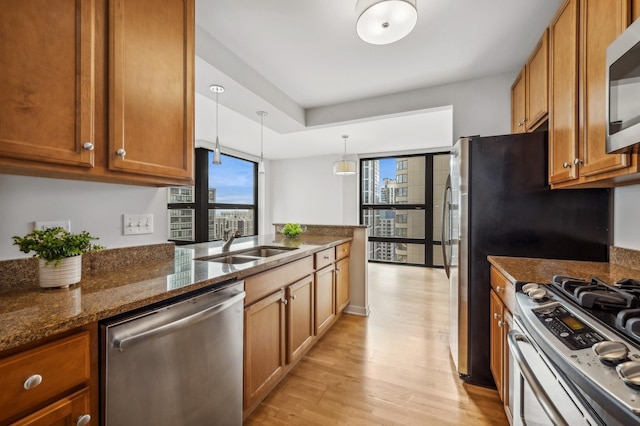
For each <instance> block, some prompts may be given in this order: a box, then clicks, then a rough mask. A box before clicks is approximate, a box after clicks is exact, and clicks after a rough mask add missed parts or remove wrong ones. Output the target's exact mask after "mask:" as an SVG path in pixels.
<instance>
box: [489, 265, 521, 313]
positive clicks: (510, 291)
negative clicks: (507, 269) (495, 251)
mask: <svg viewBox="0 0 640 426" xmlns="http://www.w3.org/2000/svg"><path fill="white" fill-rule="evenodd" d="M491 288H493V291H495V292H496V294H497V295H498V297H499V298H500V300H502V303H504V304H505V306H506V307H507V309H509V311H510V312H513V309H514V305H515V301H516V294H515V289H514V287H513V283H511V281H509V280H508V279H507V277H505V276H504V275H502V274H501V273H500V271H498V270H497V269H496V268H494V267H493V266H492V267H491Z"/></svg>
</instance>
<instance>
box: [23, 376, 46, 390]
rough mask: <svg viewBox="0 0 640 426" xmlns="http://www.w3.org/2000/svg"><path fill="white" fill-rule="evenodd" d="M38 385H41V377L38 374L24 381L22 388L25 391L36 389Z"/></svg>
mask: <svg viewBox="0 0 640 426" xmlns="http://www.w3.org/2000/svg"><path fill="white" fill-rule="evenodd" d="M40 383H42V376H41V375H39V374H34V375H33V376H30V377H29V378H28V379H27V380H25V381H24V385H23V386H24V388H25V389H26V390H29V389H33V388H35V387H37V386H38V385H39V384H40Z"/></svg>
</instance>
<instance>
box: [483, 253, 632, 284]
mask: <svg viewBox="0 0 640 426" xmlns="http://www.w3.org/2000/svg"><path fill="white" fill-rule="evenodd" d="M487 258H488V259H489V263H491V265H493V266H495V267H496V268H497V269H498V270H499V271H500V272H501V273H502V274H503V275H504V276H505V277H506V278H507V279H509V280H510V281H511V282H513V283H515V282H516V281H520V282H533V283H538V284H550V283H551V280H552V279H553V276H554V275H566V276H570V277H575V278H583V279H589V278H590V277H591V276H596V277H598V278H600V279H602V280H603V281H605V282H606V283H609V284H613V283H614V282H616V281H617V280H619V279H621V278H635V279H640V270H638V269H632V268H630V267H628V266H623V265H619V264H615V263H608V262H581V261H575V260H552V259H532V258H524V257H503V256H488V257H487Z"/></svg>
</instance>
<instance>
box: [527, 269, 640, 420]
mask: <svg viewBox="0 0 640 426" xmlns="http://www.w3.org/2000/svg"><path fill="white" fill-rule="evenodd" d="M516 290H517V292H516V301H517V310H516V315H517V317H518V318H520V321H521V322H522V324H523V326H524V327H525V329H526V330H527V331H528V332H529V333H530V334H531V335H532V337H533V339H534V341H535V343H536V344H537V345H538V346H539V348H540V349H541V350H542V352H543V353H544V354H545V355H546V356H547V357H548V358H549V359H550V360H551V361H552V362H553V363H554V364H555V365H556V366H557V367H558V370H559V371H561V372H562V374H564V375H566V376H567V378H568V380H569V381H570V382H571V383H573V384H575V388H576V389H577V390H578V391H579V392H580V394H581V395H582V397H583V398H584V399H585V400H586V401H587V402H588V403H589V405H590V406H592V407H593V408H594V411H595V412H596V413H597V414H598V415H599V416H600V417H601V418H602V419H604V420H603V423H604V424H615V423H613V420H615V421H616V423H617V424H625V425H626V424H638V425H640V282H638V281H634V280H621V281H618V282H617V283H615V284H613V285H608V284H607V283H605V282H603V281H602V280H600V279H598V278H595V277H593V278H591V279H590V280H588V281H587V280H581V279H577V278H572V277H566V276H555V277H554V278H553V282H552V284H551V285H538V284H533V283H517V284H516ZM618 422H619V423H618Z"/></svg>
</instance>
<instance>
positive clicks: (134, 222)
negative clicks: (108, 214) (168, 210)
mask: <svg viewBox="0 0 640 426" xmlns="http://www.w3.org/2000/svg"><path fill="white" fill-rule="evenodd" d="M122 233H123V235H141V234H153V214H150V213H147V214H123V215H122Z"/></svg>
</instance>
